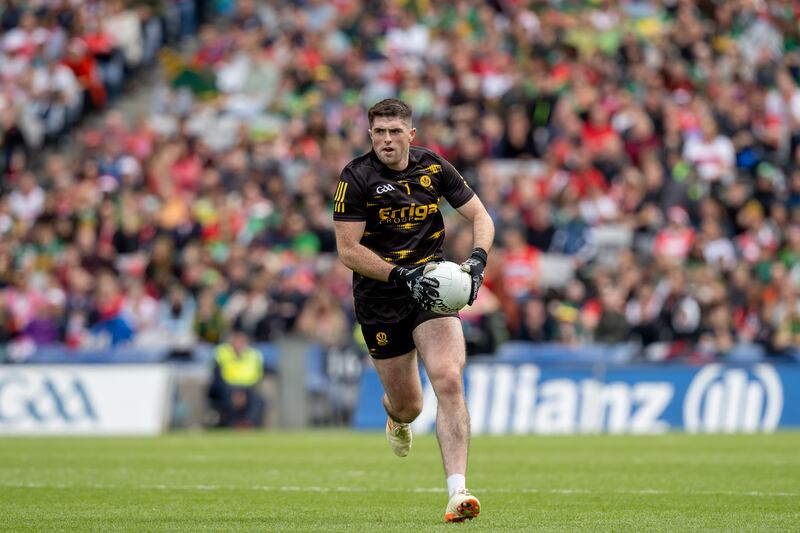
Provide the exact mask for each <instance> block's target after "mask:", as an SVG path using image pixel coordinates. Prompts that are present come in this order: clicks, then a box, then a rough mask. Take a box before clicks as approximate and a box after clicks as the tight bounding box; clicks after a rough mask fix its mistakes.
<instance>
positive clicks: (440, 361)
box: [414, 317, 469, 476]
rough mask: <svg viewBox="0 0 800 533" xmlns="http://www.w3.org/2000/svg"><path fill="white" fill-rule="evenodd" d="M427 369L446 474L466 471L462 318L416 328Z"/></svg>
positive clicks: (467, 437) (436, 319)
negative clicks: (436, 407) (433, 395)
mask: <svg viewBox="0 0 800 533" xmlns="http://www.w3.org/2000/svg"><path fill="white" fill-rule="evenodd" d="M414 342H415V343H416V345H417V348H418V349H419V352H420V356H421V357H422V362H423V363H424V364H425V371H426V372H427V374H428V379H430V381H431V385H432V386H433V390H434V392H435V393H436V399H437V401H438V409H437V412H436V435H437V437H438V439H439V447H440V448H441V451H442V461H443V462H444V471H445V473H446V474H447V476H450V475H452V474H462V475H463V474H464V473H465V472H466V471H467V450H468V447H469V413H468V412H467V404H466V402H465V401H464V386H463V381H462V375H463V372H464V363H465V361H466V354H465V348H464V333H463V332H462V330H461V321H460V320H459V319H458V318H455V317H441V318H435V319H433V320H428V321H426V322H423V323H422V324H420V325H419V326H417V327H416V328H415V329H414Z"/></svg>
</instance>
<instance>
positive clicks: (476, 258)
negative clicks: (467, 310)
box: [461, 248, 489, 305]
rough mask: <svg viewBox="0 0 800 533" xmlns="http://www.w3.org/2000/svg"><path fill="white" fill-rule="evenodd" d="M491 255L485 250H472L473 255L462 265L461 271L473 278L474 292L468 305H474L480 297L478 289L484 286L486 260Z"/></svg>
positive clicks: (471, 292) (471, 293)
mask: <svg viewBox="0 0 800 533" xmlns="http://www.w3.org/2000/svg"><path fill="white" fill-rule="evenodd" d="M488 258H489V254H487V253H486V250H484V249H483V248H475V249H474V250H472V255H470V256H469V259H467V260H466V261H464V262H463V263H461V270H463V271H464V272H466V273H467V274H469V275H470V276H471V277H472V290H471V291H470V293H469V302H467V304H468V305H472V302H474V301H475V298H477V297H478V289H480V288H481V285H483V270H484V269H485V268H486V260H487V259H488Z"/></svg>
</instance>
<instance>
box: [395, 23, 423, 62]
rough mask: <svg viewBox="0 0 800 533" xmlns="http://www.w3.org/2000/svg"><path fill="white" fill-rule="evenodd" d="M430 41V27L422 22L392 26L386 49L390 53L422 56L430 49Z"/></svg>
mask: <svg viewBox="0 0 800 533" xmlns="http://www.w3.org/2000/svg"><path fill="white" fill-rule="evenodd" d="M429 42H430V35H429V34H428V28H427V27H426V26H423V25H422V24H411V25H409V26H407V27H405V28H403V27H398V28H392V29H391V30H389V31H388V32H387V33H386V51H387V52H388V53H389V55H394V54H400V55H412V56H417V57H422V56H423V55H425V52H426V51H427V49H428V43H429Z"/></svg>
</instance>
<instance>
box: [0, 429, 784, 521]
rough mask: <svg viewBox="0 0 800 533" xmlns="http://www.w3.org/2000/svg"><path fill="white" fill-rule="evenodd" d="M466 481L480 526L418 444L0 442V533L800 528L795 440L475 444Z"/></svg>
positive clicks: (181, 439) (210, 437) (291, 438)
mask: <svg viewBox="0 0 800 533" xmlns="http://www.w3.org/2000/svg"><path fill="white" fill-rule="evenodd" d="M468 481H469V486H470V487H471V488H472V490H473V493H474V494H475V495H476V496H478V497H479V498H480V499H481V503H482V506H483V512H482V513H481V516H480V517H479V518H478V519H476V520H474V521H472V522H468V523H465V524H452V525H445V524H443V523H441V521H442V516H443V513H444V506H445V503H446V495H445V493H444V478H443V474H442V472H441V464H440V460H439V453H438V448H437V446H436V441H435V439H434V438H432V437H430V436H426V437H418V438H417V439H416V440H415V443H414V449H413V450H412V453H411V455H410V456H409V457H408V458H406V459H398V458H396V457H394V456H393V455H392V454H391V452H390V451H389V449H388V447H387V445H386V443H385V442H384V438H383V435H382V434H376V433H349V432H304V433H247V434H245V433H211V434H172V435H167V436H164V437H159V438H152V439H148V438H142V439H138V438H41V439H29V438H8V439H2V440H0V530H1V531H14V532H21V531H37V532H38V531H80V532H84V531H135V532H144V531H148V532H149V531H192V532H196V531H237V532H238V531H281V532H283V531H348V532H349V531H354V532H358V533H367V532H371V531H402V532H409V531H419V530H422V531H432V530H439V531H442V530H453V529H457V530H458V531H532V530H551V531H552V530H561V531H587V530H594V531H670V532H674V531H713V530H717V531H723V530H724V531H730V530H739V531H798V530H800V433H780V434H776V435H752V436H691V435H678V434H670V435H665V436H659V437H628V436H581V437H535V436H530V437H527V436H526V437H480V438H475V439H474V440H473V444H472V455H471V465H470V471H469V475H468Z"/></svg>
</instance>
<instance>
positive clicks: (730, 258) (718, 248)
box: [703, 237, 736, 270]
mask: <svg viewBox="0 0 800 533" xmlns="http://www.w3.org/2000/svg"><path fill="white" fill-rule="evenodd" d="M703 257H704V258H705V260H706V262H707V263H709V264H711V265H715V266H717V267H719V268H722V269H723V270H732V269H733V268H734V267H735V266H736V248H735V247H734V246H733V243H732V242H731V241H730V239H727V238H725V237H721V238H719V239H714V240H713V241H709V242H708V243H706V244H705V246H703Z"/></svg>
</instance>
